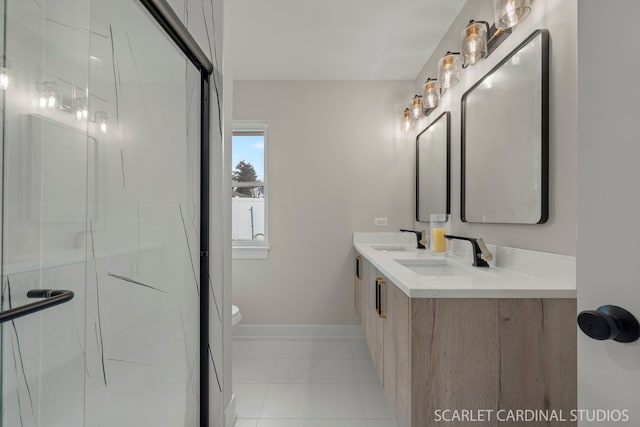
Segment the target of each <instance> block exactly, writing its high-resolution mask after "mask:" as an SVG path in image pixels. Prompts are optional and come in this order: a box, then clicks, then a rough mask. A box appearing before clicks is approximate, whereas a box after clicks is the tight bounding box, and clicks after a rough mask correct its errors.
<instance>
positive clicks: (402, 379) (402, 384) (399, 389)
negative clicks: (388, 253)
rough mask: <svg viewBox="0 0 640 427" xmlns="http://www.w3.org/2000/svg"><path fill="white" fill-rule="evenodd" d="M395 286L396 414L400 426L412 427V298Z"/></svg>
mask: <svg viewBox="0 0 640 427" xmlns="http://www.w3.org/2000/svg"><path fill="white" fill-rule="evenodd" d="M394 288H395V294H396V303H395V307H394V312H393V325H394V328H393V329H394V337H395V346H396V358H395V364H396V366H395V387H396V395H395V415H396V420H397V423H398V427H411V299H410V298H409V297H408V296H407V295H406V294H405V293H404V292H402V291H401V290H400V289H398V288H396V287H395V286H394Z"/></svg>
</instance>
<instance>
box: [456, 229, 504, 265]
mask: <svg viewBox="0 0 640 427" xmlns="http://www.w3.org/2000/svg"><path fill="white" fill-rule="evenodd" d="M444 237H446V238H447V239H458V240H466V241H468V242H471V245H472V246H473V265H474V266H475V267H489V263H488V262H487V261H491V260H492V259H493V254H492V253H491V252H490V251H489V248H487V245H485V243H484V240H482V238H477V239H476V238H474V237H461V236H452V235H451V234H445V235H444Z"/></svg>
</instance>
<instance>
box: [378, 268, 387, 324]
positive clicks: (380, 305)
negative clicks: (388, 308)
mask: <svg viewBox="0 0 640 427" xmlns="http://www.w3.org/2000/svg"><path fill="white" fill-rule="evenodd" d="M377 283H378V295H379V296H378V300H379V301H380V302H379V303H378V317H379V318H381V319H386V318H387V315H386V314H384V311H383V310H382V285H386V284H387V282H385V280H384V279H383V278H381V277H379V278H378V280H377ZM385 292H386V291H385Z"/></svg>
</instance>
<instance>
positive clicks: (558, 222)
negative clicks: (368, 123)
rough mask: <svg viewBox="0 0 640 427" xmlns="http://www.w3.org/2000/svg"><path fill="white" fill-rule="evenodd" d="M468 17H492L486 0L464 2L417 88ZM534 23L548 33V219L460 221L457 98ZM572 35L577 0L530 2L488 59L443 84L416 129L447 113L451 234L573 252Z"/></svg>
mask: <svg viewBox="0 0 640 427" xmlns="http://www.w3.org/2000/svg"><path fill="white" fill-rule="evenodd" d="M470 19H475V20H486V21H489V22H493V20H494V18H493V4H492V1H491V0H470V1H468V2H467V3H466V4H465V6H464V7H463V8H462V10H461V11H460V13H459V14H458V17H457V18H456V20H455V21H454V23H453V24H452V26H451V27H450V29H449V31H448V32H447V34H446V35H445V36H444V37H443V39H442V41H441V42H440V44H439V46H438V48H437V49H436V51H435V53H434V54H433V55H432V56H431V57H430V58H429V59H428V60H427V62H426V63H425V66H424V67H423V69H422V70H421V71H420V73H419V74H418V76H417V78H416V81H415V90H416V91H417V93H420V92H419V91H420V88H421V85H422V83H423V82H424V81H425V80H426V79H427V77H434V78H435V77H436V70H437V63H438V60H439V59H440V58H441V57H442V55H443V54H444V53H445V52H446V51H447V50H451V51H459V50H460V44H461V32H462V30H463V29H464V27H465V26H466V24H467V23H468V22H469V20H470ZM538 28H546V29H548V30H549V32H550V36H551V61H550V62H551V87H550V92H551V99H550V104H551V110H550V125H551V132H550V195H549V204H550V208H549V209H550V210H549V221H548V222H547V223H546V224H543V225H505V224H503V225H501V224H469V223H463V222H461V221H460V126H461V124H460V121H461V120H460V98H461V96H462V94H463V93H464V92H465V91H466V90H467V89H468V88H470V87H471V86H472V85H473V84H474V83H475V82H477V81H478V80H479V79H480V78H481V77H482V76H483V75H485V74H486V73H487V72H488V71H489V70H491V68H493V67H494V66H495V65H496V64H497V63H498V62H499V61H500V60H501V59H502V58H504V57H505V56H506V55H507V54H508V53H509V52H510V51H511V50H512V49H513V48H515V47H516V46H517V45H518V44H519V43H521V42H522V40H524V39H525V38H526V37H527V36H528V35H529V34H531V33H532V32H533V31H534V30H535V29H538ZM576 38H577V0H537V1H535V2H534V3H533V10H532V12H531V15H530V16H529V17H528V18H527V19H526V20H525V21H524V22H523V23H522V24H520V25H519V26H517V27H516V28H515V30H514V32H513V34H512V35H511V36H510V37H509V38H508V39H507V40H506V41H505V42H504V43H503V44H502V45H501V46H500V47H499V48H498V49H497V50H496V51H495V52H493V54H492V55H491V56H490V57H489V58H487V59H485V60H482V61H480V62H479V63H478V64H476V65H474V66H472V67H469V68H467V69H466V70H463V72H462V78H461V80H460V84H458V85H457V86H455V87H454V88H452V89H449V90H448V91H447V93H446V94H444V95H443V98H442V101H441V105H440V106H439V107H438V108H437V109H436V110H435V111H434V112H433V113H432V114H431V115H430V116H429V117H427V118H425V119H423V120H422V121H421V122H420V123H419V126H418V127H417V129H416V130H417V131H418V132H419V131H420V130H422V129H424V128H425V127H427V126H428V125H429V123H430V122H431V120H433V119H435V118H436V117H438V116H439V115H440V113H441V112H442V111H450V112H451V120H452V122H451V132H452V135H451V137H452V138H451V141H452V172H451V190H452V194H451V213H452V214H453V215H452V217H453V224H452V229H453V231H455V232H456V233H459V234H462V235H468V236H477V237H484V239H485V240H486V241H487V242H490V243H493V244H497V245H504V246H511V247H517V248H523V249H531V250H538V251H544V252H552V253H558V254H564V255H575V253H576V214H577V211H576V204H577V202H576V191H577V161H576V156H577V150H578V142H577V141H578V139H577V109H576V105H577V100H576V98H577V89H576V87H577V86H576V85H577V84H576V79H577V76H576V73H577V67H576V62H577V59H576V56H577V55H576ZM408 101H409V97H407V102H408ZM487 191H491V189H487ZM427 226H428V224H425V223H416V229H424V228H426V227H427Z"/></svg>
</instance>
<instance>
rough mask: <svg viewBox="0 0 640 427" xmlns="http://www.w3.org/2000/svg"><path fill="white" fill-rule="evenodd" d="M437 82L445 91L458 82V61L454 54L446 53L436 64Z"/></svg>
mask: <svg viewBox="0 0 640 427" xmlns="http://www.w3.org/2000/svg"><path fill="white" fill-rule="evenodd" d="M438 81H439V82H440V86H442V87H443V88H445V89H447V88H450V87H452V86H455V85H457V84H458V83H459V82H460V60H459V59H458V57H457V56H456V54H454V53H451V52H447V53H446V54H445V55H444V56H443V57H442V58H441V59H440V61H439V62H438Z"/></svg>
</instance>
